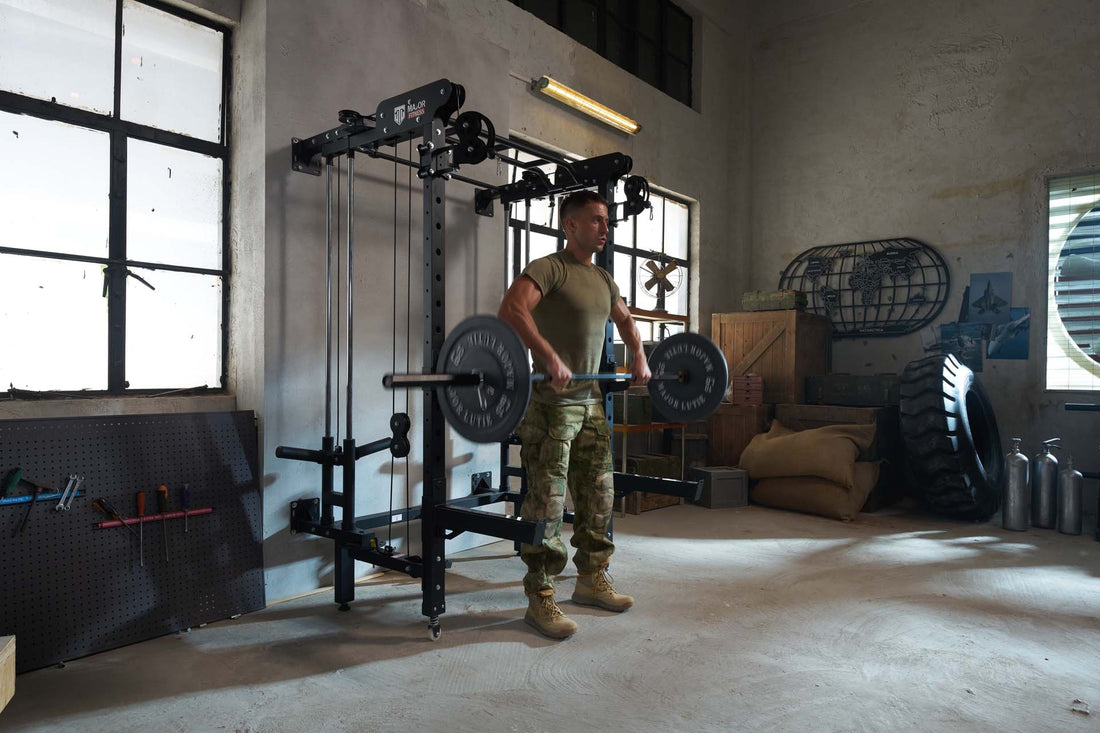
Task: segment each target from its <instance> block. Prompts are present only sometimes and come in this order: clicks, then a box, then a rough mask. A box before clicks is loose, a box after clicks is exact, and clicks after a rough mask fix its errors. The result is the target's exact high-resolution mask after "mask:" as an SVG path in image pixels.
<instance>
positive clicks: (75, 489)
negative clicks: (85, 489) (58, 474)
mask: <svg viewBox="0 0 1100 733" xmlns="http://www.w3.org/2000/svg"><path fill="white" fill-rule="evenodd" d="M83 483H84V477H83V476H79V477H77V479H76V483H75V484H73V493H71V494H69V498H68V499H67V500H66V501H65V506H63V507H62V509H64V510H65V511H69V508H70V507H72V505H73V499H75V498H76V495H77V494H79V493H80V485H81V484H83Z"/></svg>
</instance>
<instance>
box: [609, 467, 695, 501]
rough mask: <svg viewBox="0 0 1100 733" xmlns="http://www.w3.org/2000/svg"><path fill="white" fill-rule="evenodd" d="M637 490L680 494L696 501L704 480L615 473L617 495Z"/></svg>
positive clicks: (668, 494) (651, 492) (669, 494)
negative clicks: (683, 479) (682, 479)
mask: <svg viewBox="0 0 1100 733" xmlns="http://www.w3.org/2000/svg"><path fill="white" fill-rule="evenodd" d="M635 491H645V492H648V493H650V494H664V495H665V496H679V497H681V498H683V499H686V500H687V501H690V502H696V501H699V497H700V496H701V495H702V492H703V480H702V479H700V480H698V481H680V480H678V479H671V478H658V477H656V476H640V475H638V474H633V473H618V472H616V473H615V493H616V494H617V495H625V494H632V493H634V492H635Z"/></svg>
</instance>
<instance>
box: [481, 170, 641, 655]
mask: <svg viewBox="0 0 1100 733" xmlns="http://www.w3.org/2000/svg"><path fill="white" fill-rule="evenodd" d="M559 211H560V213H559V218H560V222H561V226H562V228H563V229H564V230H565V249H564V250H562V251H561V252H555V253H554V254H552V255H548V256H547V257H542V258H539V259H537V260H535V261H533V262H531V263H530V264H529V265H528V266H527V269H525V270H524V271H523V274H522V275H520V277H518V278H516V280H515V282H513V283H512V286H511V287H510V288H509V289H508V292H507V293H506V294H505V296H504V300H503V301H502V302H501V305H500V312H499V315H500V317H501V318H502V319H504V320H505V321H507V322H508V323H509V324H510V325H511V326H512V327H513V328H515V329H516V331H517V332H518V333H519V335H520V338H522V339H523V341H524V343H525V344H527V347H528V348H529V349H531V354H532V356H533V357H534V366H535V371H537V372H544V373H546V374H547V375H549V381H548V382H540V383H536V384H535V385H534V389H533V391H532V395H531V404H530V406H529V407H528V408H527V414H526V415H525V416H524V419H523V423H522V424H521V425H520V427H519V430H518V433H519V436H520V439H521V440H522V441H523V447H522V449H521V452H520V456H521V459H522V463H523V468H524V470H525V471H526V473H527V485H528V489H529V490H528V493H527V497H526V499H525V500H524V502H523V506H522V507H521V508H520V514H521V516H522V517H523V518H524V519H543V518H544V519H546V536H545V538H544V539H543V542H542V544H541V545H528V544H524V545H523V546H522V548H521V550H520V555H521V557H522V558H523V561H524V562H525V563H526V564H527V574H526V575H525V576H524V578H523V589H524V592H525V593H526V594H527V596H528V608H527V613H526V614H525V616H524V620H525V621H526V622H527V623H528V624H530V625H531V626H533V627H535V628H536V629H537V630H538V631H540V632H541V633H543V634H545V635H546V636H549V637H551V638H555V639H564V638H566V637H568V636H570V635H572V634H573V632H574V631H576V630H577V625H576V623H574V622H573V621H572V620H571V619H569V618H567V617H566V616H565V615H564V614H563V613H562V611H561V609H560V608H558V605H557V603H556V602H555V600H554V576H555V575H557V574H558V573H560V572H561V571H562V570H564V569H565V565H566V561H567V559H568V551H567V550H566V548H565V545H564V544H563V543H562V541H561V523H562V513H563V511H564V510H565V492H566V489H567V488H568V490H569V492H570V494H571V495H572V497H573V506H574V519H573V538H572V540H571V544H572V545H573V547H575V548H577V552H576V553H575V554H574V556H573V562H574V563H576V565H577V571H578V577H577V585H576V590H574V592H573V601H574V602H576V603H579V604H582V605H586V606H598V607H600V608H604V609H607V610H610V611H625V610H626V609H628V608H630V607H631V606H632V605H633V604H634V599H633V598H631V597H630V596H627V595H623V594H621V593H616V592H615V590H614V589H613V588H612V587H611V581H610V579H609V578H608V576H607V572H606V568H607V563H608V559H609V558H610V557H611V553H612V552H614V551H615V545H614V543H612V541H611V540H610V539H609V538H608V537H607V528H608V525H609V523H610V521H611V511H612V504H613V501H614V482H613V474H612V467H611V432H610V430H609V429H608V425H607V420H606V418H605V416H604V410H603V397H602V396H601V394H600V389H599V383H598V382H596V381H595V380H586V381H570V380H571V378H572V376H573V373H574V372H576V373H577V374H586V373H593V372H596V371H598V369H599V364H600V356H601V355H602V353H603V349H604V327H605V325H606V323H607V319H608V318H609V317H610V318H611V320H612V321H613V322H614V323H615V326H616V327H617V328H618V330H619V335H620V336H621V338H622V340H623V343H625V344H626V347H627V349H629V351H630V354H631V358H630V363H631V371H630V373H631V377H632V381H631V383H632V384H636V385H642V384H646V383H647V382H648V381H649V378H650V372H649V365H648V364H647V363H646V357H645V352H644V351H643V349H642V340H641V337H640V336H639V334H638V329H637V327H636V326H635V325H634V319H633V318H631V316H630V309H629V308H627V306H626V303H625V301H623V299H622V298H621V297H620V296H619V288H618V287H617V286H616V285H615V281H614V279H612V277H611V275H610V274H609V273H608V272H607V271H606V270H604V269H603V268H601V267H599V266H598V265H596V264H595V263H594V262H593V261H592V258H593V256H594V255H595V254H596V253H597V252H599V251H601V250H603V248H604V245H605V244H606V242H607V233H608V227H609V226H610V221H609V219H608V211H607V202H606V201H604V199H603V198H602V197H601V196H600V195H599V194H596V193H594V192H592V191H580V192H577V193H573V194H570V195H569V196H566V197H565V199H564V200H563V201H562V203H561V206H560V210H559Z"/></svg>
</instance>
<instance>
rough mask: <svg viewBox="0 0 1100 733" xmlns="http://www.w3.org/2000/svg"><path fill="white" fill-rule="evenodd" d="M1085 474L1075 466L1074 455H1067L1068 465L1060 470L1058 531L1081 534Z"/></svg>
mask: <svg viewBox="0 0 1100 733" xmlns="http://www.w3.org/2000/svg"><path fill="white" fill-rule="evenodd" d="M1084 480H1085V479H1084V476H1082V475H1081V472H1080V471H1078V470H1076V469H1074V467H1073V456H1072V455H1069V454H1067V455H1066V465H1065V467H1064V468H1063V469H1062V470H1061V471H1059V472H1058V531H1059V532H1061V533H1062V534H1081V485H1082V483H1083V482H1084Z"/></svg>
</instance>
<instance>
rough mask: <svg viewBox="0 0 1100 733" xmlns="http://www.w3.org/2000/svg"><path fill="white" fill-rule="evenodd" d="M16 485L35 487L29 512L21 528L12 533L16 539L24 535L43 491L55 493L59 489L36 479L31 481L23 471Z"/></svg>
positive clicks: (24, 517) (20, 524)
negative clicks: (24, 530)
mask: <svg viewBox="0 0 1100 733" xmlns="http://www.w3.org/2000/svg"><path fill="white" fill-rule="evenodd" d="M15 483H24V484H29V485H31V486H33V487H34V494H32V495H31V498H30V499H31V500H30V501H29V502H28V503H27V511H26V512H24V513H23V520H22V521H21V522H19V526H18V527H16V528H15V529H14V530H13V531H12V533H11V536H12V537H15V536H16V535H20V534H23V529H24V528H25V527H26V526H27V520H28V519H30V518H31V509H34V505H35V504H37V503H38V497H39V496H41V495H42V492H43V491H53V492H56V491H57V489H56V488H55V487H53V486H51V485H49V484H47V483H43V482H41V481H36V480H34V479H29V478H27V477H26V476H23V475H22V471H21V470H20V476H19V477H17V478H16V481H15Z"/></svg>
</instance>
